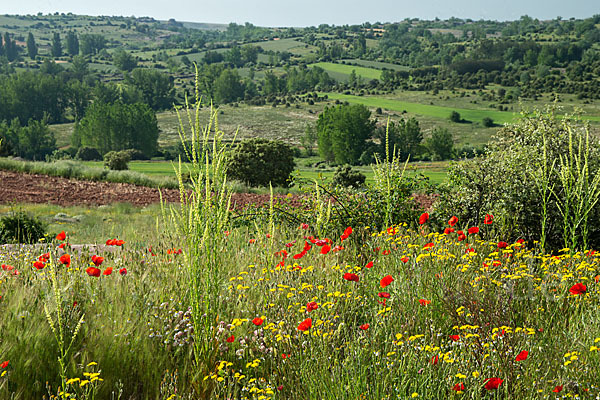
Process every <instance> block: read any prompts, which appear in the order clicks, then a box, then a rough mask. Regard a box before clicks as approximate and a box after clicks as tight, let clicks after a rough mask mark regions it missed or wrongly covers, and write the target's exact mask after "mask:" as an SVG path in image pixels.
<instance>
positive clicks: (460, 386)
mask: <svg viewBox="0 0 600 400" xmlns="http://www.w3.org/2000/svg"><path fill="white" fill-rule="evenodd" d="M452 390H454V391H455V392H464V391H465V384H464V383H462V382H461V383H457V384H456V385H454V386H452Z"/></svg>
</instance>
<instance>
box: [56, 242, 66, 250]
mask: <svg viewBox="0 0 600 400" xmlns="http://www.w3.org/2000/svg"><path fill="white" fill-rule="evenodd" d="M66 245H67V244H66V243H61V244H59V245H58V248H59V249H64V248H65V246H66Z"/></svg>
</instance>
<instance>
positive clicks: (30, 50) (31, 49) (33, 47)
mask: <svg viewBox="0 0 600 400" xmlns="http://www.w3.org/2000/svg"><path fill="white" fill-rule="evenodd" d="M37 53H38V46H37V44H36V43H35V38H34V37H33V33H31V32H29V34H28V35H27V54H28V55H29V58H31V59H32V60H34V59H35V57H36V56H37Z"/></svg>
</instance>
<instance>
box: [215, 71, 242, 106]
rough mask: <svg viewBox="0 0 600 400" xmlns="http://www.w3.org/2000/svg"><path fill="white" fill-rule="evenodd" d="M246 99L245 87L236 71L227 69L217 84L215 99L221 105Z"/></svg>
mask: <svg viewBox="0 0 600 400" xmlns="http://www.w3.org/2000/svg"><path fill="white" fill-rule="evenodd" d="M243 97H244V85H242V82H241V80H240V76H239V75H238V73H237V71H236V70H234V69H229V68H228V69H225V70H223V72H221V75H220V76H219V78H218V79H217V80H216V82H215V98H214V100H215V101H216V102H217V103H219V104H222V103H231V102H234V101H237V100H239V99H242V98H243Z"/></svg>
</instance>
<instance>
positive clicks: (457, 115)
mask: <svg viewBox="0 0 600 400" xmlns="http://www.w3.org/2000/svg"><path fill="white" fill-rule="evenodd" d="M450 121H451V122H457V123H459V122H462V117H461V116H460V113H459V112H458V111H452V112H451V113H450Z"/></svg>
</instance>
